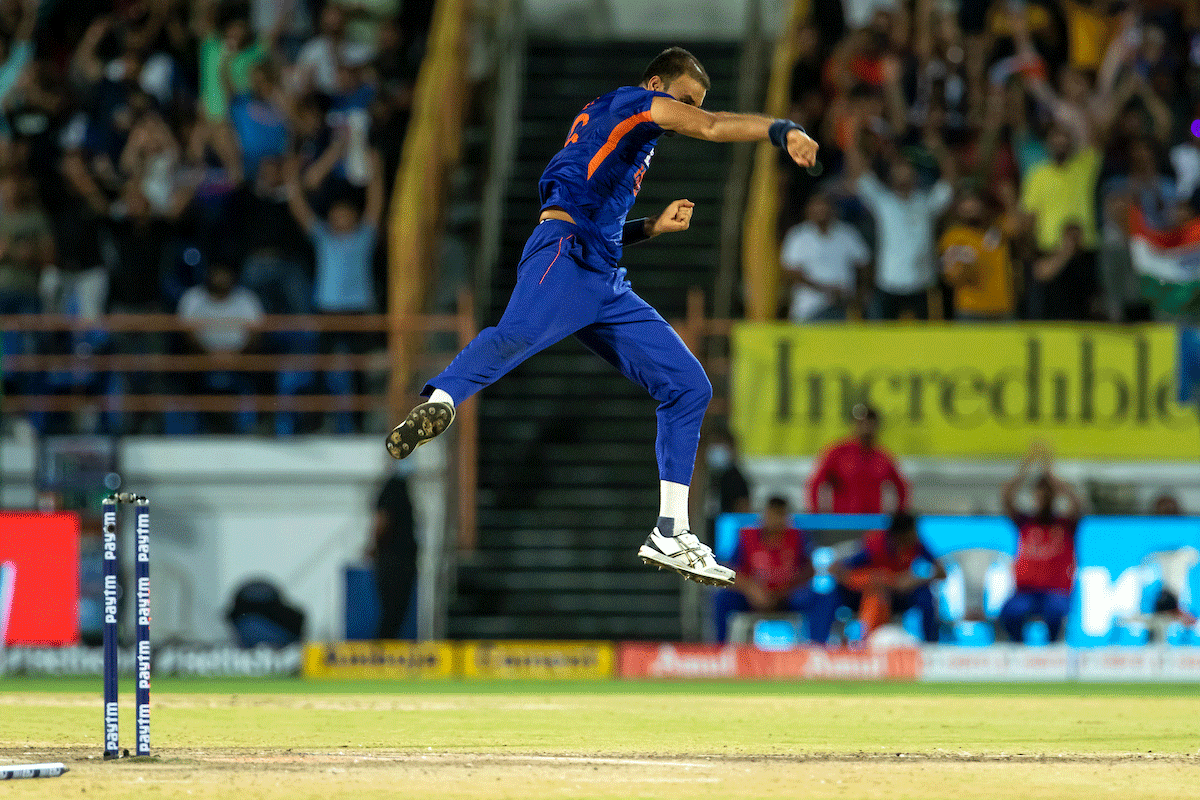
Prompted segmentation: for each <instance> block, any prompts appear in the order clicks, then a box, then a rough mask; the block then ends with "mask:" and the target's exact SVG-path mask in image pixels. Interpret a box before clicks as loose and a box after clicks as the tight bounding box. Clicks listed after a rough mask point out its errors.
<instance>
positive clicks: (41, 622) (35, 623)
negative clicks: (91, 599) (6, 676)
mask: <svg viewBox="0 0 1200 800" xmlns="http://www.w3.org/2000/svg"><path fill="white" fill-rule="evenodd" d="M0 638H3V640H4V643H5V644H9V645H66V644H75V643H76V642H78V641H79V515H78V514H72V513H67V512H59V513H54V514H43V513H40V512H36V511H16V512H13V511H0Z"/></svg>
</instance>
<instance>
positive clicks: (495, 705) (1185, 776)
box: [0, 679, 1200, 800]
mask: <svg viewBox="0 0 1200 800" xmlns="http://www.w3.org/2000/svg"><path fill="white" fill-rule="evenodd" d="M128 687H129V681H125V682H124V684H123V686H122V689H123V691H124V692H125V694H124V695H123V697H124V698H125V703H124V705H125V706H126V708H125V709H124V710H125V711H126V712H127V713H126V715H125V716H123V718H122V732H123V734H124V742H123V743H125V744H127V745H132V741H133V724H132V722H133V720H132V712H131V708H130V705H131V700H132V697H131V695H132V690H131V688H128ZM1198 721H1200V690H1198V689H1197V687H1195V686H1173V687H1172V686H1168V687H1163V686H1122V685H1116V686H1114V685H1103V686H1094V685H1079V684H1075V685H1052V686H1042V685H1035V686H1012V685H995V684H990V685H980V686H974V685H972V686H965V685H959V686H954V685H940V686H921V685H916V684H899V683H776V682H770V683H768V682H760V683H728V682H695V681H689V682H655V681H639V682H613V681H606V682H578V683H568V682H531V681H520V682H518V681H508V682H504V681H497V682H463V681H425V682H394V683H389V682H378V681H375V682H344V683H343V682H337V683H334V682H330V683H313V682H305V681H298V680H258V681H256V680H170V679H162V680H158V681H156V683H155V687H154V707H153V749H154V752H155V760H153V761H151V762H149V763H145V762H142V763H139V762H137V761H136V760H131V761H129V762H124V763H102V762H101V761H100V760H99V759H98V758H96V756H97V755H98V754H99V752H100V750H101V744H100V733H101V718H100V681H99V680H96V679H87V680H80V679H61V680H49V679H37V680H31V679H8V680H0V760H2V761H5V762H9V763H15V762H26V761H41V760H63V761H66V762H68V764H69V765H70V766H71V768H72V772H71V773H69V774H68V775H66V776H64V777H62V778H58V779H50V780H42V781H25V782H21V783H20V785H19V786H18V785H17V784H13V787H16V788H15V790H14V791H12V792H11V793H12V796H14V797H39V798H40V797H45V798H50V797H54V798H60V797H62V796H63V795H64V794H67V795H79V796H84V795H86V796H87V797H89V798H95V797H101V798H105V797H114V798H115V797H130V796H135V795H136V796H152V797H159V798H185V797H212V798H218V797H237V796H240V795H245V796H246V797H247V798H250V797H256V798H257V797H262V798H268V800H275V798H284V797H287V798H293V797H320V798H332V797H359V796H362V795H364V794H370V795H378V796H404V797H439V798H441V797H445V798H483V797H514V798H516V797H522V798H526V797H587V798H625V797H652V798H676V797H689V798H692V797H714V798H715V797H738V798H741V797H747V798H749V797H814V798H824V797H838V798H858V797H862V798H874V797H879V798H888V799H889V800H895V799H896V798H967V797H970V798H972V800H974V798H989V797H994V798H1001V799H1006V798H1020V800H1033V799H1035V798H1043V797H1044V798H1065V797H1089V798H1091V797H1120V798H1122V800H1124V798H1128V797H1138V798H1156V797H1161V798H1175V797H1187V796H1194V795H1193V790H1194V786H1195V780H1194V776H1195V775H1196V774H1197V769H1198V768H1200V757H1198V756H1197V753H1198V751H1200V722H1198ZM89 757H91V758H90V760H89ZM400 787H403V789H402V790H401V789H400ZM80 790H85V791H84V792H81V791H80ZM5 791H9V790H8V789H6V790H5Z"/></svg>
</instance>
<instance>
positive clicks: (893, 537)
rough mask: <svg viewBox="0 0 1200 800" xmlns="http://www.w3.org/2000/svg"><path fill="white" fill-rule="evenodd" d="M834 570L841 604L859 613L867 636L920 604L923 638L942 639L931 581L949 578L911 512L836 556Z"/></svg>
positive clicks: (933, 640) (832, 568)
mask: <svg viewBox="0 0 1200 800" xmlns="http://www.w3.org/2000/svg"><path fill="white" fill-rule="evenodd" d="M829 572H830V574H831V575H833V577H834V578H835V579H836V580H837V582H838V592H839V594H840V599H841V604H842V605H845V606H848V607H849V608H850V609H851V610H853V611H855V612H856V613H857V614H858V618H859V621H860V623H861V624H862V626H863V638H866V637H867V636H868V635H870V633H871V632H872V631H873V630H875V629H876V628H877V627H879V626H880V625H883V624H886V623H888V622H889V621H890V620H891V618H892V616H893V615H894V614H900V613H903V612H905V611H907V610H909V609H910V608H918V609H920V611H921V632H922V636H923V638H924V639H925V641H927V642H936V641H937V640H938V618H937V605H936V603H935V602H934V599H933V590H932V589H931V588H930V584H932V583H933V582H934V581H935V580H942V579H944V578H945V577H946V571H945V570H944V569H943V568H942V565H941V564H940V563H938V560H937V559H936V558H934V557H933V554H932V553H930V552H929V549H928V548H927V547H926V546H925V544H924V542H922V541H921V537H920V536H918V534H917V521H916V518H915V517H913V515H912V514H908V513H905V512H900V513H897V514H895V515H893V517H892V521H891V524H890V525H889V526H888V528H887V530H883V531H872V532H870V533H868V534H867V535H866V536H864V537H863V542H862V549H860V550H859V551H858V552H857V553H855V554H854V555H852V556H850V557H849V558H846V559H842V560H840V561H837V562H835V563H834V564H833V565H832V566H831V567H830V568H829Z"/></svg>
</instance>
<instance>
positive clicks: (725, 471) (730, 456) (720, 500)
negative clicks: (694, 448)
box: [704, 428, 750, 518]
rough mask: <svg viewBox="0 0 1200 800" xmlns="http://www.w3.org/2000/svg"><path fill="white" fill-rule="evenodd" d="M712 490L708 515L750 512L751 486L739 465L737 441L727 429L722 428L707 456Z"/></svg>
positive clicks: (714, 436)
mask: <svg viewBox="0 0 1200 800" xmlns="http://www.w3.org/2000/svg"><path fill="white" fill-rule="evenodd" d="M704 463H705V464H706V465H707V466H708V476H709V480H710V481H711V486H712V489H711V491H710V492H709V507H710V510H711V513H710V515H709V516H711V517H713V518H715V517H716V516H717V515H718V514H731V513H738V514H743V513H745V512H747V511H749V510H750V484H749V483H747V481H746V476H745V474H744V473H743V472H742V468H741V467H740V466H739V465H738V448H737V440H736V439H734V438H733V434H732V433H730V432H729V431H728V430H725V429H723V428H722V429H720V430H718V431H717V432H716V433H715V434H714V435H713V440H712V443H711V444H710V445H709V446H708V450H706V451H705V454H704Z"/></svg>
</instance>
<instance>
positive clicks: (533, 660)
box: [460, 641, 615, 678]
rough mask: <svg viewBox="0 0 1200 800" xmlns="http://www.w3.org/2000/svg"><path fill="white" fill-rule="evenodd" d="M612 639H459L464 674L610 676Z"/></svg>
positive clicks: (612, 652)
mask: <svg viewBox="0 0 1200 800" xmlns="http://www.w3.org/2000/svg"><path fill="white" fill-rule="evenodd" d="M614 661H615V657H614V649H613V644H612V642H519V641H503V642H500V641H495V642H489V641H482V642H462V660H461V662H460V663H461V666H462V676H463V677H464V678H611V677H613V674H614V673H613V663H614Z"/></svg>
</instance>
